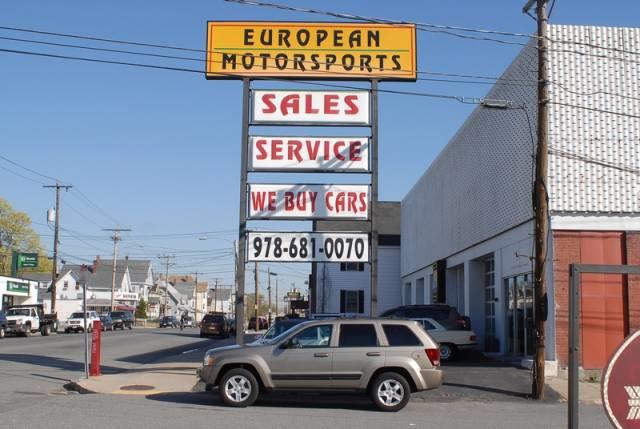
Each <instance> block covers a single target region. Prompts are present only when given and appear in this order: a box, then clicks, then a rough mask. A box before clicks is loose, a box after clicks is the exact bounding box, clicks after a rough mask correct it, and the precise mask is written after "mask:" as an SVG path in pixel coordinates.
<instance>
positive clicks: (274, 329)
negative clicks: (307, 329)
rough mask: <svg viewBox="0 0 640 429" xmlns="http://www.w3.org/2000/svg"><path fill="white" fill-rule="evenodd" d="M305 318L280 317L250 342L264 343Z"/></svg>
mask: <svg viewBox="0 0 640 429" xmlns="http://www.w3.org/2000/svg"><path fill="white" fill-rule="evenodd" d="M306 320H307V319H302V318H296V319H281V320H279V321H277V322H276V323H274V324H273V325H271V327H270V328H269V329H267V332H265V334H264V335H262V336H260V337H258V338H256V340H255V341H254V342H253V343H252V344H264V343H266V342H267V341H270V340H272V339H274V338H275V337H277V336H278V335H280V334H282V333H283V332H286V331H288V330H289V329H291V328H293V327H294V326H296V325H299V324H300V323H302V322H304V321H306Z"/></svg>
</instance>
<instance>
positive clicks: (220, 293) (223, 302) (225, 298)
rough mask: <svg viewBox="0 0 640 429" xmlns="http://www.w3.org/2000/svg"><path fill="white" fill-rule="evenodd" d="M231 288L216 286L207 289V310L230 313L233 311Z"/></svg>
mask: <svg viewBox="0 0 640 429" xmlns="http://www.w3.org/2000/svg"><path fill="white" fill-rule="evenodd" d="M231 292H232V291H231V288H227V287H217V288H213V289H210V290H209V295H208V301H207V311H208V312H209V313H213V312H222V313H224V314H226V315H231V314H232V313H233V311H234V308H233V302H232V299H231V295H232V294H231Z"/></svg>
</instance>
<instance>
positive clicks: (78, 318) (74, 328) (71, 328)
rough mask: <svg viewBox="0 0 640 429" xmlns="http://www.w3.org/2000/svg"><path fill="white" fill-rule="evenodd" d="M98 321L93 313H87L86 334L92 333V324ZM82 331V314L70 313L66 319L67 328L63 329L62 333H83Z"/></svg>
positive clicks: (83, 326)
mask: <svg viewBox="0 0 640 429" xmlns="http://www.w3.org/2000/svg"><path fill="white" fill-rule="evenodd" d="M99 321H100V318H99V317H98V314H97V313H96V312H95V311H87V332H91V331H93V323H94V322H99ZM84 330H85V324H84V314H83V313H82V312H78V313H71V316H69V319H67V326H66V327H65V328H64V333H65V334H68V333H70V332H83V331H84Z"/></svg>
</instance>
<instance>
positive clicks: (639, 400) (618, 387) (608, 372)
mask: <svg viewBox="0 0 640 429" xmlns="http://www.w3.org/2000/svg"><path fill="white" fill-rule="evenodd" d="M602 404H603V405H604V407H605V410H606V412H607V416H608V417H609V420H611V423H612V424H613V425H614V427H616V428H619V429H627V428H635V429H640V331H636V332H635V333H634V334H632V335H630V336H629V337H628V338H627V339H626V340H624V342H623V343H622V344H621V345H620V347H619V348H618V350H616V352H615V353H614V354H613V357H612V358H611V360H610V362H609V364H608V365H607V368H606V369H605V371H604V377H603V378H602Z"/></svg>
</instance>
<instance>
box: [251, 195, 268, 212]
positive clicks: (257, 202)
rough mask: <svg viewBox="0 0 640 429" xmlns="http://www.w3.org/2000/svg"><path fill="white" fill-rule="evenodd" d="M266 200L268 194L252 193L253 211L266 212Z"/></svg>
mask: <svg viewBox="0 0 640 429" xmlns="http://www.w3.org/2000/svg"><path fill="white" fill-rule="evenodd" d="M266 198H267V193H266V192H251V205H252V206H253V210H257V211H262V210H264V203H265V201H266Z"/></svg>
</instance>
